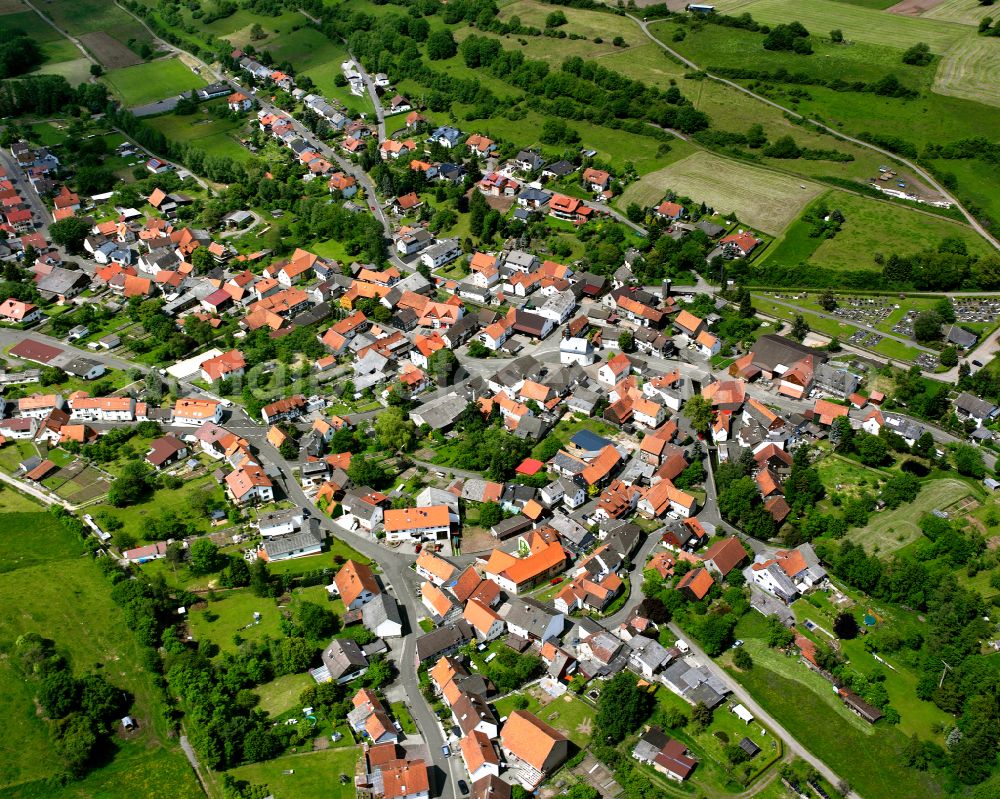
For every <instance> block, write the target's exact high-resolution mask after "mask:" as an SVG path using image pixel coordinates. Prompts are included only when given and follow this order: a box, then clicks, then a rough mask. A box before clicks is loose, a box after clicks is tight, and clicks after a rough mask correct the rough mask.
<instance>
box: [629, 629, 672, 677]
mask: <svg viewBox="0 0 1000 799" xmlns="http://www.w3.org/2000/svg"><path fill="white" fill-rule="evenodd" d="M628 647H629V650H630V651H629V653H628V664H629V667H630V668H631V669H633V670H635V671H637V672H638V673H639V674H641V675H642V676H643V677H645V678H646V679H652V677H653V675H654V674H656V673H657V672H659V671H660V670H661V669H664V668H666V666H667V664H668V663H670V661H671V659H672V658H671V655H670V653H669V652H668V651H667V649H666V647H664V646H663V645H662V644H661V643H660V642H659V641H657V640H655V639H653V638H647V637H646V636H644V635H637V636H635V637H634V638H632V639H630V640H629V641H628Z"/></svg>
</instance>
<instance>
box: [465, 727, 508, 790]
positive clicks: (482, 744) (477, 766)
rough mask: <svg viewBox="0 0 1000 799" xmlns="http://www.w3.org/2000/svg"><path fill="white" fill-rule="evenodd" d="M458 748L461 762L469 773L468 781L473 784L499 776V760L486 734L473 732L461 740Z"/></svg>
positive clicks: (477, 731) (478, 731)
mask: <svg viewBox="0 0 1000 799" xmlns="http://www.w3.org/2000/svg"><path fill="white" fill-rule="evenodd" d="M458 746H459V751H461V753H462V761H463V762H464V763H465V768H466V770H467V771H468V772H469V779H471V780H472V781H473V782H477V781H479V780H482V779H484V778H489V777H491V776H492V777H499V776H500V758H499V757H498V756H497V753H496V750H495V749H494V748H493V742H492V741H491V740H490V738H489V736H488V735H486V733H484V732H481V731H480V730H473V731H472V732H471V733H470V734H469V735H466V736H465V737H464V738H462V740H461V741H460V742H459V745H458Z"/></svg>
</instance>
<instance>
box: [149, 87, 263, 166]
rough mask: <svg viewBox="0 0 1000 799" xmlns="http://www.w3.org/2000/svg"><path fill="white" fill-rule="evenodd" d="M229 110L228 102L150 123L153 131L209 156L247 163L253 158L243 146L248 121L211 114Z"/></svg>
mask: <svg viewBox="0 0 1000 799" xmlns="http://www.w3.org/2000/svg"><path fill="white" fill-rule="evenodd" d="M213 106H214V107H216V108H223V109H224V108H225V100H217V101H213V102H211V103H203V104H201V105H199V106H198V110H197V111H196V112H195V113H194V114H190V115H186V116H181V115H178V114H164V115H162V116H158V117H153V118H151V119H148V120H146V124H147V125H149V127H151V128H155V129H156V130H158V131H160V133H162V134H163V135H164V136H166V137H167V138H168V139H170V140H171V141H176V142H184V143H185V144H195V145H197V146H198V148H199V149H200V150H204V151H205V153H207V154H208V155H216V156H220V157H225V158H232V159H234V160H237V161H246V160H248V159H250V158H253V153H251V152H250V151H249V150H248V149H247V148H246V147H244V146H243V145H241V144H240V142H239V136H240V134H241V133H242V134H244V135H246V134H247V120H246V119H233V118H232V117H231V116H228V115H227V116H225V117H223V118H221V119H220V118H218V117H215V116H213V115H212V114H211V110H210V109H211V108H212V107H213Z"/></svg>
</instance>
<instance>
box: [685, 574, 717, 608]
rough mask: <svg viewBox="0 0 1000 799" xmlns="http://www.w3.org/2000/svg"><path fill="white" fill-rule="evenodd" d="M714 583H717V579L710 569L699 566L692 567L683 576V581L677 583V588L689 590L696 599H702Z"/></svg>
mask: <svg viewBox="0 0 1000 799" xmlns="http://www.w3.org/2000/svg"><path fill="white" fill-rule="evenodd" d="M713 585H715V580H713V579H712V575H711V574H710V573H709V572H708V570H707V569H702V568H698V569H691V571H689V572H688V573H687V574H685V575H684V576H683V577H682V578H681V581H680V582H679V583H677V590H678V591H687V593H688V594H690V595H691V597H692V598H694V599H695V600H702V599H704V598H705V594H707V593H708V592H709V590H710V589H711V588H712V586H713Z"/></svg>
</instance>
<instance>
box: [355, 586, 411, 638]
mask: <svg viewBox="0 0 1000 799" xmlns="http://www.w3.org/2000/svg"><path fill="white" fill-rule="evenodd" d="M361 623H362V624H363V625H364V626H365V627H366V628H367V629H369V630H371V631H372V632H373V633H374V634H375V635H377V636H378V637H379V638H398V637H399V636H401V635H402V634H403V619H402V617H401V616H400V614H399V605H397V604H396V600H395V599H393V598H392V597H391V596H389V594H376V595H375V598H374V599H372V600H371V601H370V602H368V603H366V604H365V605H364V606H363V607H362V608H361Z"/></svg>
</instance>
